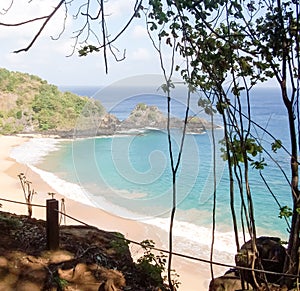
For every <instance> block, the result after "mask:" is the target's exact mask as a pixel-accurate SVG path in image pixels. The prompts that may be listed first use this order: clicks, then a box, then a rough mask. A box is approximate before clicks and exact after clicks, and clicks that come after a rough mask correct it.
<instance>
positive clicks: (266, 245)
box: [235, 236, 286, 286]
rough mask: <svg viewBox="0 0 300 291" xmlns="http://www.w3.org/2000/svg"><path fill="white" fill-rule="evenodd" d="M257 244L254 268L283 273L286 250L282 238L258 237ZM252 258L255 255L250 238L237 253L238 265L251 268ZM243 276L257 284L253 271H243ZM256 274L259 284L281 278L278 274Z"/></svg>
mask: <svg viewBox="0 0 300 291" xmlns="http://www.w3.org/2000/svg"><path fill="white" fill-rule="evenodd" d="M256 245H257V250H258V258H257V260H256V261H255V264H254V268H255V269H263V270H266V271H272V272H277V273H282V272H283V265H284V260H285V256H286V250H285V248H284V247H283V246H282V245H281V243H280V238H277V237H265V236H263V237H259V238H257V239H256ZM252 258H253V255H252V248H251V240H250V241H248V242H246V243H245V244H244V245H243V246H242V247H241V250H240V252H239V253H238V254H237V255H236V257H235V260H236V265H237V266H241V267H248V268H251V266H252ZM241 276H243V277H244V279H245V280H246V281H247V282H249V283H250V284H252V285H253V286H255V282H254V278H253V274H252V272H251V271H241ZM255 276H256V277H255V279H256V281H257V283H258V284H262V283H276V282H277V281H278V280H279V279H280V276H278V275H270V274H264V273H259V274H258V273H255Z"/></svg>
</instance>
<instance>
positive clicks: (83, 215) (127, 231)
mask: <svg viewBox="0 0 300 291" xmlns="http://www.w3.org/2000/svg"><path fill="white" fill-rule="evenodd" d="M27 140H28V138H26V137H16V136H0V143H1V151H0V163H1V165H2V167H1V170H0V182H1V188H0V189H1V190H0V198H4V199H10V200H14V201H20V202H25V199H24V195H23V191H22V188H21V184H20V181H19V178H18V176H17V175H18V174H20V173H21V172H22V173H24V174H25V176H26V178H27V179H28V180H29V181H31V182H32V186H33V188H34V190H35V191H36V192H37V193H38V194H37V195H35V196H34V198H33V201H32V203H33V204H41V205H46V199H49V198H51V197H50V196H49V195H48V193H49V192H55V191H54V190H53V189H52V188H51V186H50V185H48V184H47V183H45V182H44V181H43V180H42V179H41V178H40V176H39V175H38V174H36V173H35V172H33V171H32V170H31V169H30V168H29V167H28V166H26V165H23V164H19V163H17V162H16V161H15V160H13V159H12V158H10V157H9V155H10V151H11V149H12V148H13V147H16V146H18V145H20V144H22V143H24V142H26V141H27ZM61 194H63V193H60V194H58V193H57V194H56V195H55V198H56V199H58V200H60V201H61V199H62V198H64V199H65V205H66V213H67V214H68V215H70V216H72V217H75V218H77V219H78V220H81V221H84V222H85V223H87V224H90V225H93V226H96V227H98V228H100V229H103V230H107V231H118V232H121V233H123V234H124V235H125V236H126V238H128V239H131V240H134V241H138V242H141V241H142V240H145V239H152V240H154V241H155V242H156V246H157V247H161V246H163V245H165V244H166V242H167V234H166V233H164V232H163V231H161V230H159V229H158V228H156V227H154V226H150V225H146V224H143V223H140V222H137V221H132V220H127V219H123V218H120V217H117V216H114V215H111V214H109V213H107V212H105V211H102V210H100V209H98V208H94V207H91V206H87V205H84V204H81V203H78V202H76V201H73V200H71V199H68V198H65V197H64V196H63V195H61ZM0 203H1V204H2V208H1V210H2V211H7V212H11V213H16V214H27V206H26V205H20V204H15V203H10V202H5V201H0ZM33 217H35V218H38V219H45V217H46V212H45V208H40V207H34V209H33ZM66 223H67V224H78V223H76V222H75V221H73V220H70V219H67V221H66ZM130 248H131V252H132V254H133V256H135V255H137V253H138V251H139V248H138V247H137V246H135V245H132V244H131V245H130ZM173 267H174V269H175V270H176V272H177V273H178V274H179V275H180V278H179V281H180V282H181V285H180V288H179V290H184V291H202V290H203V291H204V290H208V284H209V281H210V272H209V265H207V264H203V263H197V262H192V261H190V260H185V259H182V258H174V266H173Z"/></svg>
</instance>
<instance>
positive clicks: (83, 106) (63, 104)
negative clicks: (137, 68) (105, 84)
mask: <svg viewBox="0 0 300 291" xmlns="http://www.w3.org/2000/svg"><path fill="white" fill-rule="evenodd" d="M91 112H92V114H93V115H98V116H102V115H103V114H104V113H105V110H104V107H103V106H102V105H101V104H100V102H98V101H94V100H91V99H89V98H88V97H82V96H78V95H75V94H73V93H70V92H61V91H59V90H58V88H57V87H56V86H54V85H50V84H48V83H47V81H45V80H42V79H41V78H39V77H37V76H34V75H29V74H24V73H20V72H11V71H8V70H6V69H2V68H0V134H13V133H21V132H44V133H45V132H60V131H69V130H72V129H73V128H74V127H75V125H76V120H77V118H78V117H80V116H81V117H82V115H84V116H87V115H89V114H90V113H91Z"/></svg>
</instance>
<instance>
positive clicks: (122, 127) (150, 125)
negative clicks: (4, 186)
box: [60, 103, 220, 137]
mask: <svg viewBox="0 0 300 291" xmlns="http://www.w3.org/2000/svg"><path fill="white" fill-rule="evenodd" d="M82 124H85V126H84V128H83V127H80V126H79V127H78V128H77V129H76V131H75V133H73V132H64V133H60V135H63V136H65V137H67V136H68V135H72V134H74V135H76V136H95V135H96V136H101V135H114V134H140V133H141V132H143V131H146V130H151V129H153V130H167V126H168V117H167V116H166V114H164V113H163V112H162V111H160V110H159V109H158V107H157V106H149V105H147V104H144V103H139V104H137V105H136V107H135V108H134V109H133V111H132V112H131V113H130V115H129V116H128V118H126V119H125V120H123V121H121V120H119V119H118V118H117V117H116V116H115V115H113V114H110V113H106V114H104V115H103V116H101V117H100V118H99V119H98V120H97V122H95V118H93V125H92V126H91V124H90V125H89V126H87V125H86V124H87V122H82ZM183 127H184V120H183V119H180V118H178V117H173V116H172V117H171V118H170V129H172V130H183ZM212 128H220V127H219V126H218V125H216V124H212V123H210V122H209V121H207V120H206V119H204V118H200V117H197V116H193V117H189V118H188V120H187V125H186V132H187V133H191V134H202V133H204V132H205V131H206V130H211V129H212Z"/></svg>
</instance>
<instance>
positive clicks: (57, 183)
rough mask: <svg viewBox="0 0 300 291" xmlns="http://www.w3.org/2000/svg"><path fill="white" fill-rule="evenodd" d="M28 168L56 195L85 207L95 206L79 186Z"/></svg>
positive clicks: (31, 167)
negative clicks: (49, 186)
mask: <svg viewBox="0 0 300 291" xmlns="http://www.w3.org/2000/svg"><path fill="white" fill-rule="evenodd" d="M28 167H29V168H30V169H31V170H32V171H34V172H35V173H37V174H38V175H39V176H40V177H41V179H42V180H43V181H45V182H46V183H47V184H48V185H51V188H53V189H54V190H55V191H56V192H57V193H60V194H62V195H64V196H65V197H67V198H70V199H72V200H75V201H78V202H80V203H84V204H86V205H90V206H95V204H94V203H92V202H91V200H90V199H89V198H88V195H87V193H86V191H85V190H84V189H83V188H82V187H81V186H79V185H77V184H74V183H70V182H67V181H65V180H63V179H60V178H59V177H57V176H56V175H54V174H53V173H50V172H47V171H44V170H41V169H39V168H37V167H35V166H32V165H28Z"/></svg>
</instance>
